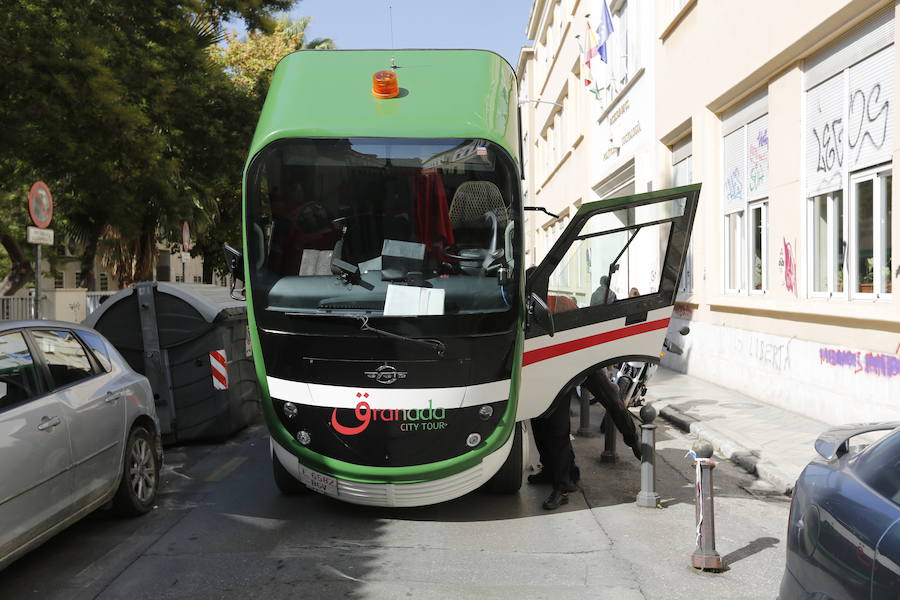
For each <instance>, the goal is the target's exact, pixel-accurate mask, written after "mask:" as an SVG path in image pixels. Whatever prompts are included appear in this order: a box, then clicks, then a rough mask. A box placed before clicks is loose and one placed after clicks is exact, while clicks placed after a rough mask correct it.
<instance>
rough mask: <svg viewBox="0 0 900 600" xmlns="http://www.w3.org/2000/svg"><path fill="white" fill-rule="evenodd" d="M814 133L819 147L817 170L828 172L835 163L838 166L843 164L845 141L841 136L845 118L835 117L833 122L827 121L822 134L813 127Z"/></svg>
mask: <svg viewBox="0 0 900 600" xmlns="http://www.w3.org/2000/svg"><path fill="white" fill-rule="evenodd" d="M813 135H814V136H816V144H817V145H818V149H819V158H818V160H817V161H816V171H823V172H825V173H828V172H829V171H831V170H832V169H833V168H834V166H835V165H837V166H838V167H840V166H843V164H844V155H843V149H842V148H843V142H842V140H841V136H843V135H844V123H843V120H842V119H835V120H834V121H832V122H831V123H825V127H823V128H822V134H821V135H819V132H818V131H816V129H815V128H813Z"/></svg>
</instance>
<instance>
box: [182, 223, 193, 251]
mask: <svg viewBox="0 0 900 600" xmlns="http://www.w3.org/2000/svg"><path fill="white" fill-rule="evenodd" d="M181 249H182V250H183V251H184V252H190V251H191V227H190V225H188V222H187V221H182V222H181Z"/></svg>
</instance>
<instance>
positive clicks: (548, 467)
mask: <svg viewBox="0 0 900 600" xmlns="http://www.w3.org/2000/svg"><path fill="white" fill-rule="evenodd" d="M570 398H571V395H570V394H565V395H563V396H562V397H560V398H557V399H556V400H554V401H553V404H551V405H550V408H548V409H547V411H546V412H545V413H544V414H542V415H541V416H540V417H536V418H534V419H532V420H531V431H532V433H534V443H535V445H536V446H537V449H538V452H539V453H540V455H541V464H542V465H543V466H544V472H545V473H548V474H549V475H550V477H551V480H552V481H553V487H554V488H559V487H564V486H566V485H569V484H571V483H573V479H577V477H575V476H574V475H575V471H574V470H575V469H576V467H575V451H574V450H573V449H572V440H571V438H570V437H569V430H570V427H571V421H570V419H569V402H570Z"/></svg>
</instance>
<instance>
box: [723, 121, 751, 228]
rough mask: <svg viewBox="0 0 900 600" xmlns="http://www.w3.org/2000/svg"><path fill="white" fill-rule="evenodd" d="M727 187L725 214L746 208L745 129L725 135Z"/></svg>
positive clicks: (724, 195)
mask: <svg viewBox="0 0 900 600" xmlns="http://www.w3.org/2000/svg"><path fill="white" fill-rule="evenodd" d="M723 145H724V155H725V156H724V165H725V169H724V174H725V189H724V192H723V202H722V206H723V207H724V209H725V214H726V215H727V214H729V213H733V212H736V211H739V210H744V202H745V201H746V196H745V194H744V156H745V149H746V146H745V145H744V129H743V128H741V129H738V130H737V131H735V132H733V133H729V134H728V135H726V136H725V140H724V143H723Z"/></svg>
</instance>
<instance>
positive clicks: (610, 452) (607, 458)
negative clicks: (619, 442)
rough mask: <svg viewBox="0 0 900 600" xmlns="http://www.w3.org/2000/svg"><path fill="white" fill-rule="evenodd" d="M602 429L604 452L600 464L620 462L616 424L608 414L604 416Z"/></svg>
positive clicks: (601, 454)
mask: <svg viewBox="0 0 900 600" xmlns="http://www.w3.org/2000/svg"><path fill="white" fill-rule="evenodd" d="M600 427H601V429H603V452H601V453H600V462H602V463H614V462H616V461H617V460H619V457H618V456H616V435H617V434H616V424H615V423H613V420H612V417H610V416H609V414H608V413H607V414H606V415H604V417H603V423H602V424H601V425H600Z"/></svg>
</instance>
